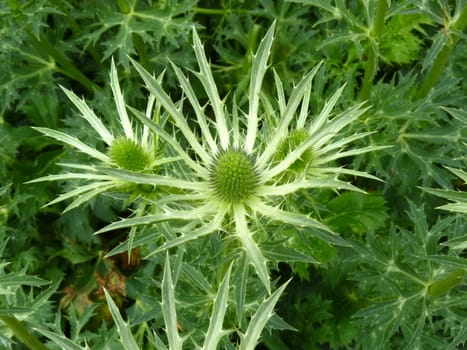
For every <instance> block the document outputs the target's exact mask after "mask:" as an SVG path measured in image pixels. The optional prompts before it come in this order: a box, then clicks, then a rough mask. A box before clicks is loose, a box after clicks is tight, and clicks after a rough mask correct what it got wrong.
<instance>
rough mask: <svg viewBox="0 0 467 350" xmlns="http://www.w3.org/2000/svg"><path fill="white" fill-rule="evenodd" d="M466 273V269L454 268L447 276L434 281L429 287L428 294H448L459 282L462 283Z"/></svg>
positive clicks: (435, 295) (434, 295)
mask: <svg viewBox="0 0 467 350" xmlns="http://www.w3.org/2000/svg"><path fill="white" fill-rule="evenodd" d="M464 274H465V271H464V269H457V270H454V271H453V272H451V273H450V274H449V275H447V276H446V277H444V278H442V279H440V280H438V281H435V282H433V283H432V284H431V286H430V287H429V288H428V294H430V295H431V296H432V297H433V298H436V297H439V296H440V295H443V294H446V293H447V292H449V291H450V290H451V289H453V288H455V287H457V286H458V285H459V284H461V283H462V281H463V279H464Z"/></svg>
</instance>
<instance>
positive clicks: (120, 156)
mask: <svg viewBox="0 0 467 350" xmlns="http://www.w3.org/2000/svg"><path fill="white" fill-rule="evenodd" d="M109 157H110V159H111V161H112V163H114V164H115V165H117V166H118V167H120V168H122V169H125V170H130V171H142V170H144V169H146V168H148V167H149V166H150V165H151V155H150V154H148V152H147V151H146V150H145V149H144V148H143V147H142V146H141V145H139V144H137V143H136V142H134V141H133V140H130V139H127V138H124V137H121V138H117V139H115V140H114V141H113V142H112V144H111V145H110V149H109Z"/></svg>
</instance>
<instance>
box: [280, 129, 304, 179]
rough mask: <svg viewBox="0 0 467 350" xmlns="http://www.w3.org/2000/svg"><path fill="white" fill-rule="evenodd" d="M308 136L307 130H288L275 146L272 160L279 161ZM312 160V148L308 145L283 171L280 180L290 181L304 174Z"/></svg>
mask: <svg viewBox="0 0 467 350" xmlns="http://www.w3.org/2000/svg"><path fill="white" fill-rule="evenodd" d="M309 137H310V136H309V134H308V132H307V131H306V130H305V129H302V128H300V129H295V130H292V131H291V132H289V134H288V135H287V136H286V137H284V139H283V140H282V141H281V143H280V144H279V146H278V147H277V150H276V153H275V154H274V162H275V163H279V162H281V161H282V160H284V159H285V157H286V156H287V155H288V154H290V152H292V151H293V150H294V149H296V148H297V147H298V146H300V145H301V144H302V143H304V142H305V141H306V140H308V138H309ZM312 160H313V149H312V148H311V147H310V148H308V149H307V150H305V152H303V153H302V155H301V156H300V158H298V159H297V160H295V161H294V162H293V163H292V164H291V165H290V166H289V167H288V168H287V170H286V171H284V173H283V176H282V179H281V182H288V181H291V180H293V179H294V178H297V177H299V176H300V175H302V174H304V172H305V171H306V169H307V168H308V166H309V165H310V164H311V162H312Z"/></svg>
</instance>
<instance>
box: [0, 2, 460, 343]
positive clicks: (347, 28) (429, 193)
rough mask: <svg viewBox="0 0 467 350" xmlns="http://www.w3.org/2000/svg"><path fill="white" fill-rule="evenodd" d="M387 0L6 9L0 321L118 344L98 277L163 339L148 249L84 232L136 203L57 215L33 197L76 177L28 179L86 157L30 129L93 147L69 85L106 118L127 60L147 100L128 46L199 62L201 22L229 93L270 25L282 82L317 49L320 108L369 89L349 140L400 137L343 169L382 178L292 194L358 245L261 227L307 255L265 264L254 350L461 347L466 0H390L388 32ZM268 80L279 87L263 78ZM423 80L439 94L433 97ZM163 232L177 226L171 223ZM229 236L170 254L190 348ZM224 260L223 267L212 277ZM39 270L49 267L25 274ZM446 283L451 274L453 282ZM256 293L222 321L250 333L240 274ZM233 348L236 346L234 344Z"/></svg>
mask: <svg viewBox="0 0 467 350" xmlns="http://www.w3.org/2000/svg"><path fill="white" fill-rule="evenodd" d="M384 4H386V5H387V3H386V1H340V0H336V1H319V0H295V1H291V2H288V1H282V0H281V1H272V0H246V1H236V0H230V1H227V0H225V1H208V0H206V1H196V0H182V1H175V0H165V1H149V0H148V1H143V0H141V1H136V0H116V1H88V0H82V1H61V0H40V1H36V0H30V1H16V0H9V1H2V2H1V3H0V39H1V40H0V186H1V187H0V242H2V243H1V249H0V253H1V254H0V256H1V259H2V261H3V262H4V263H5V264H3V263H0V269H1V272H2V275H0V297H1V299H0V300H1V302H0V315H1V314H7V313H8V312H12V310H11V309H12V308H17V309H16V311H18V315H20V319H21V320H23V321H24V322H25V323H26V324H27V325H28V326H31V327H38V328H40V329H42V331H41V332H42V335H41V336H42V337H43V339H46V338H45V337H44V336H48V333H46V332H47V331H48V332H54V334H56V335H66V336H67V337H68V338H69V339H71V340H72V341H74V342H76V343H79V344H81V345H82V346H84V343H83V340H84V339H85V338H86V341H87V343H88V344H89V345H90V346H91V348H93V349H101V348H104V347H105V346H109V347H110V348H115V349H117V348H120V347H118V345H117V343H118V337H117V336H116V334H117V333H116V328H115V327H114V326H113V324H112V322H111V320H112V318H111V316H110V313H109V310H108V309H107V308H106V307H105V306H104V301H105V295H104V292H103V288H104V287H105V288H106V290H107V291H108V292H109V294H110V295H111V296H112V298H113V300H114V301H115V303H116V305H117V306H118V308H119V309H120V312H121V313H122V315H124V318H128V319H129V322H130V324H131V325H132V327H133V328H132V329H133V334H134V337H135V339H136V341H137V342H138V344H139V345H140V346H142V348H148V349H149V348H151V347H152V346H153V345H154V344H155V343H157V337H147V336H146V335H147V334H152V332H153V330H155V331H156V333H158V334H159V336H160V337H162V338H163V337H164V333H163V327H164V324H163V321H162V320H161V312H162V310H161V307H160V300H161V283H162V282H161V281H162V276H163V272H164V271H163V269H164V268H163V266H164V260H165V256H164V255H160V256H158V255H157V256H154V257H152V258H151V259H149V260H141V259H140V257H141V256H144V255H145V254H146V253H147V252H148V251H150V250H151V249H152V245H156V244H157V242H144V241H143V242H144V243H145V244H141V245H140V246H139V247H138V248H137V249H135V250H134V251H133V252H134V253H133V254H134V256H132V259H131V260H130V262H128V257H127V256H125V253H119V254H113V255H112V256H111V257H106V254H107V253H108V252H109V251H111V250H112V249H113V248H114V247H115V246H117V245H118V243H119V242H121V241H123V240H124V239H125V237H126V233H125V232H118V233H117V234H115V233H112V234H105V235H101V236H93V233H94V232H95V231H96V230H97V229H99V228H100V227H102V226H103V225H105V224H107V223H109V222H112V221H113V220H116V218H117V217H118V216H125V215H127V214H128V213H127V212H126V210H125V205H124V204H125V203H122V202H120V201H118V200H115V198H112V197H109V196H103V197H99V198H98V199H95V200H93V201H91V202H90V203H89V204H87V205H84V206H82V207H80V208H78V209H74V210H72V211H70V212H67V213H66V214H63V215H62V214H61V211H62V210H63V209H64V206H62V205H58V204H57V205H54V206H51V207H46V208H41V206H42V205H44V204H45V203H47V202H49V201H50V200H52V199H53V198H55V197H56V196H57V194H59V193H61V192H63V191H65V190H66V189H67V188H69V187H70V186H71V185H70V184H68V183H59V184H56V183H34V184H25V183H24V182H25V181H28V180H31V179H33V178H35V177H39V176H42V175H46V174H51V173H57V172H58V171H60V170H59V168H58V167H57V165H55V164H56V162H57V161H65V160H67V159H70V157H73V158H74V160H75V161H76V159H75V158H76V157H79V155H76V153H70V152H69V149H68V148H66V147H64V146H62V145H60V144H58V143H57V142H55V141H52V140H50V139H46V138H45V137H42V136H39V135H38V134H37V133H36V132H35V131H34V130H32V129H31V128H30V127H31V126H44V127H50V128H58V129H60V130H64V131H66V132H67V133H69V134H71V135H74V136H77V137H79V138H80V139H81V140H85V141H86V142H88V143H90V144H92V143H93V142H96V141H95V140H96V138H95V135H92V134H90V133H89V132H88V130H87V127H86V125H85V122H84V121H83V120H82V119H81V118H79V117H78V115H77V112H76V110H75V109H74V108H73V107H72V105H71V103H70V102H69V101H68V100H67V99H66V97H65V96H64V94H63V93H62V91H61V90H60V88H59V85H63V86H65V87H67V88H70V89H72V90H73V91H75V93H76V94H78V95H80V96H83V97H85V98H86V100H87V101H88V103H89V104H90V105H92V107H93V108H94V109H95V110H96V111H97V112H98V113H99V115H100V116H102V117H103V118H104V119H105V120H106V121H107V122H108V123H113V122H115V121H114V120H115V111H114V109H113V102H112V98H111V92H110V88H109V84H108V71H109V67H110V60H111V57H113V58H114V59H115V61H116V63H117V67H118V70H119V75H120V78H121V84H122V88H123V90H124V91H125V98H126V101H127V103H129V104H130V105H132V106H135V107H139V108H144V105H145V92H144V90H143V89H142V84H141V81H140V80H139V79H138V78H137V74H136V72H135V71H134V69H132V68H131V66H130V65H129V61H128V57H134V58H136V59H137V60H138V61H139V62H140V63H141V64H142V65H143V66H144V67H145V68H146V69H148V70H149V71H154V72H155V74H156V75H157V74H160V73H161V72H162V71H163V70H164V69H165V68H166V67H168V66H169V61H173V62H175V63H176V64H178V65H182V66H185V67H188V68H190V67H192V66H193V65H194V62H195V60H194V57H193V53H192V48H191V35H190V34H191V28H192V26H196V27H197V28H198V31H199V33H200V35H201V38H202V41H203V42H204V45H205V49H206V51H207V53H208V55H209V57H210V61H211V64H212V66H213V67H214V71H215V74H216V80H217V81H218V82H222V84H220V85H219V88H220V89H221V90H222V92H223V93H226V92H229V91H232V92H236V94H237V95H238V96H240V95H241V93H240V92H241V91H244V90H245V89H246V86H247V85H246V84H247V83H248V81H247V80H246V77H247V76H248V73H249V69H250V68H249V67H250V64H251V59H252V55H253V52H255V50H256V49H257V46H258V43H259V39H260V38H261V37H263V35H264V33H265V32H266V30H267V28H269V26H270V25H271V23H272V22H273V21H274V20H276V21H277V24H276V25H277V28H276V38H275V42H274V45H273V49H272V50H273V52H272V59H271V61H270V64H271V66H272V67H273V68H274V69H275V70H276V71H277V73H278V74H279V76H280V77H281V78H282V80H283V81H284V84H285V86H284V87H285V89H286V90H288V91H290V89H291V88H292V87H293V85H294V83H296V82H298V81H299V79H300V78H301V77H302V75H303V74H304V73H305V72H307V71H308V70H309V69H310V68H311V67H313V66H315V65H316V64H317V63H318V62H320V61H321V60H323V59H324V65H323V68H322V69H321V70H320V71H319V73H318V76H317V78H316V79H315V84H314V90H313V93H312V98H311V101H310V103H311V106H312V108H311V109H312V111H313V112H317V111H319V110H320V108H321V107H322V106H323V105H324V103H325V100H326V97H328V96H330V94H331V93H332V92H333V91H334V90H335V89H336V87H337V86H340V85H341V84H342V83H343V82H345V83H346V84H347V88H346V90H345V96H344V98H343V99H341V101H340V102H339V103H340V104H339V106H338V109H340V110H344V109H346V108H348V107H349V106H352V105H354V104H355V103H357V102H358V101H360V100H368V104H369V105H371V109H370V110H369V111H368V112H367V113H366V114H365V115H364V116H363V117H362V118H360V120H359V122H358V123H356V124H354V125H353V126H352V128H351V129H350V130H348V133H349V134H351V133H356V132H359V131H360V132H361V131H376V133H374V134H373V135H371V136H370V138H369V139H367V140H366V142H369V143H370V144H373V145H387V146H391V147H390V148H387V149H385V150H381V151H378V152H374V153H369V154H365V155H361V156H359V157H357V158H355V159H348V160H346V161H347V164H341V165H348V166H351V167H353V168H355V169H359V170H362V171H369V172H370V173H372V174H374V175H376V176H378V177H380V178H381V179H383V180H384V182H377V181H373V180H368V179H366V180H361V179H360V180H355V179H350V178H349V179H348V180H351V181H355V182H356V184H357V185H358V186H360V187H361V188H363V189H365V190H366V191H367V192H369V194H368V195H362V194H358V193H342V194H340V195H336V194H335V193H329V192H326V191H321V192H316V193H303V194H302V195H303V198H300V200H298V201H297V203H301V205H302V208H303V209H306V210H309V212H315V211H317V212H318V213H319V215H320V217H321V219H322V220H323V222H325V223H326V224H327V225H329V226H330V227H332V228H333V229H334V230H336V231H337V232H340V233H341V234H342V235H343V236H344V237H345V238H346V239H348V240H349V241H352V242H353V247H352V248H346V249H337V248H335V247H331V246H328V245H327V244H325V243H323V242H320V241H316V240H315V239H310V238H309V237H308V236H306V235H303V234H300V232H298V233H297V232H287V231H286V230H287V228H284V227H281V226H273V225H270V226H268V227H266V228H265V229H266V230H268V229H270V230H284V232H285V233H286V234H290V235H291V236H294V238H293V239H292V240H291V241H289V243H290V245H291V246H292V247H293V248H294V249H295V251H299V252H301V253H303V256H308V259H305V258H303V257H302V256H300V257H298V256H297V257H296V259H295V260H294V259H290V260H289V261H285V262H284V261H274V262H275V265H274V271H273V274H274V277H275V278H276V279H277V281H278V284H277V285H280V284H281V282H285V281H287V280H289V278H291V277H293V280H292V282H290V284H289V285H288V287H287V289H286V292H285V293H284V295H283V296H282V298H281V299H280V301H279V305H278V307H277V314H278V316H275V317H274V318H273V319H272V320H271V321H270V323H269V324H268V328H269V329H268V330H266V331H265V332H264V335H263V341H262V344H261V345H260V347H262V348H268V349H307V350H308V349H344V348H352V349H359V348H361V349H377V348H378V349H416V348H419V349H461V348H463V346H464V345H462V344H465V342H466V341H467V323H466V321H465V320H466V319H467V318H466V316H467V309H466V304H465V298H466V289H465V277H463V276H464V271H465V269H466V265H467V264H466V262H465V248H466V246H465V232H466V226H465V202H466V200H465V196H462V195H463V194H462V193H461V191H463V190H465V178H462V176H461V175H462V174H461V175H459V172H457V173H456V172H455V171H454V172H453V171H452V169H459V170H460V171H462V170H464V171H465V166H466V158H465V154H466V152H465V151H466V147H465V145H466V141H467V140H466V136H467V132H466V126H467V125H466V124H467V115H466V112H465V111H466V109H465V107H466V87H467V86H466V82H465V81H466V80H465V77H466V76H467V69H466V68H467V67H466V60H465V57H466V55H467V50H466V41H465V34H463V33H462V31H463V30H464V29H465V22H466V19H465V17H466V14H465V12H466V9H465V7H466V6H465V5H466V4H465V1H463V0H458V1H441V0H440V1H391V2H390V6H388V8H387V11H386V12H385V16H384V19H383V24H384V26H383V28H382V30H381V32H378V30H377V29H375V23H378V11H379V10H380V9H381V7H382V6H386V5H384ZM462 21H463V24H462V23H461V22H462ZM446 48H450V51H449V52H448V55H447V59H446V61H445V64H444V65H441V67H440V69H439V70H440V73H441V76H440V79H436V77H435V76H433V75H430V74H432V71H433V70H434V69H435V70H436V67H437V66H436V64H437V59H438V58H439V57H440V56H441V55H442V54H443V50H445V49H446ZM372 60H373V61H372ZM372 63H374V64H372ZM266 79H270V81H271V82H272V77H271V76H267V77H266ZM430 79H431V80H430ZM427 80H428V81H429V84H431V85H430V86H429V87H430V89H428V90H426V91H424V86H425V85H424V84H427V83H426V81H427ZM164 84H166V88H167V89H168V91H170V93H171V94H172V95H174V96H178V95H180V91H179V89H178V87H177V85H176V83H175V80H174V79H173V73H172V72H171V70H170V69H168V70H167V72H166V79H165V83H164ZM266 86H271V87H272V86H273V84H266ZM271 89H272V88H271ZM266 92H267V91H266ZM271 92H272V91H271ZM239 103H240V104H241V103H242V101H240V102H239ZM109 106H111V108H109ZM360 146H361V145H360ZM83 161H86V159H85V158H84V157H83ZM447 167H449V169H448V168H447ZM463 174H464V175H465V172H464V173H463ZM421 187H423V188H421ZM430 188H437V189H443V190H444V191H445V192H436V191H433V190H430ZM450 196H451V197H450ZM445 198H447V199H449V200H453V201H455V202H459V203H461V204H462V203H464V204H463V205H464V207H463V208H464V214H462V213H458V212H462V210H453V211H442V210H440V209H437V207H438V206H440V205H443V204H446V202H447V200H446V199H445ZM303 209H302V211H303ZM462 215H464V216H462ZM157 229H158V230H162V231H163V230H170V228H169V227H168V226H165V225H160V227H157ZM289 230H290V229H289ZM168 234H170V232H169V233H168ZM144 235H150V232H142V233H141V237H142V238H141V239H142V240H143V239H144V237H145V236H144ZM221 244H225V242H215V241H209V240H207V239H206V241H204V242H201V243H200V244H197V245H193V246H190V247H188V248H187V249H186V250H185V251H184V253H183V257H180V255H182V254H181V252H178V255H177V254H174V255H173V257H172V259H173V262H172V265H173V267H174V269H175V271H176V274H177V278H178V284H177V291H176V293H177V300H178V301H179V305H178V306H179V307H180V308H179V309H178V316H179V322H180V326H179V327H180V329H179V331H180V332H181V333H182V334H188V333H190V332H192V333H190V336H191V337H192V338H193V339H194V341H195V342H197V343H198V344H201V343H202V338H203V334H202V332H201V331H200V330H201V329H203V325H200V324H199V322H200V321H199V320H203V319H204V320H205V323H206V324H207V322H208V321H207V320H208V319H209V314H210V310H206V309H203V308H202V307H200V305H203V303H205V302H207V301H208V299H206V298H207V296H209V295H212V294H214V293H215V291H216V290H217V286H218V285H219V283H220V279H221V276H223V272H225V270H226V269H227V267H226V266H225V262H224V261H222V259H221V257H219V256H216V255H211V254H209V253H210V252H211V251H210V249H214V248H213V247H216V246H218V245H221ZM264 249H265V251H268V250H269V251H271V252H272V253H271V256H272V257H274V256H277V254H278V250H277V249H278V248H277V247H274V246H272V247H267V246H266V245H265V247H264ZM124 250H125V249H120V251H124ZM213 251H214V250H213ZM206 252H207V253H208V254H207V253H206ZM281 253H283V254H286V253H287V254H290V252H289V251H287V252H284V251H281ZM312 261H317V262H319V264H317V263H312ZM7 262H8V263H9V264H6V263H7ZM193 266H196V269H195V268H194V267H193ZM220 266H223V272H222V274H220V273H219V271H217V270H216V268H217V267H220ZM32 275H35V276H39V277H40V278H35V277H27V276H32ZM244 275H245V272H244V271H241V269H240V268H236V269H235V268H234V269H233V272H232V276H233V277H232V278H233V282H231V284H232V285H234V284H235V283H237V284H239V283H242V278H244ZM8 276H11V279H7V277H8ZM449 276H451V277H452V276H458V277H457V279H455V280H453V279H452V278H451V280H450V279H449ZM2 278H5V279H3V280H2ZM47 281H50V283H47ZM436 281H438V282H439V281H441V282H440V283H441V284H440V283H438V284H436V283H435V282H436ZM443 281H444V282H443ZM243 282H244V281H243ZM443 283H444V284H443ZM440 285H441V287H439V286H440ZM433 286H436V287H433ZM443 286H444V287H443ZM430 287H431V289H430ZM436 288H440V289H436ZM443 288H444V289H443ZM246 291H247V292H246V295H245V296H244V301H245V305H246V307H245V310H244V312H243V313H242V314H240V313H239V312H238V310H239V309H238V308H237V312H236V311H235V308H233V309H229V312H228V314H227V315H226V318H225V323H224V327H225V328H228V327H229V326H231V325H235V324H236V322H238V323H239V324H241V325H243V326H245V325H246V323H247V321H248V319H249V318H250V317H251V316H252V315H253V313H254V308H252V307H251V306H252V305H255V303H257V302H258V301H261V300H263V298H264V297H265V296H264V295H263V294H262V293H264V291H263V292H261V289H260V288H259V285H258V283H257V281H254V280H249V281H248V285H247V288H246ZM238 300H242V299H241V298H239V299H238ZM8 310H10V311H8ZM203 310H204V311H203ZM104 321H105V322H104ZM0 327H1V331H0V347H2V348H5V349H20V348H21V346H20V345H18V343H17V342H16V340H15V338H12V337H11V333H10V332H9V331H8V330H7V329H6V327H4V326H3V325H2V324H0ZM197 329H198V330H197ZM204 329H206V327H204ZM297 332H298V333H297ZM39 337H40V336H39ZM48 338H49V339H51V338H50V336H48ZM231 340H232V341H235V337H234V336H231ZM49 345H50V347H51V348H60V346H57V345H52V343H50V344H49ZM224 346H225V347H226V348H227V347H228V346H229V345H228V344H227V341H225V344H224Z"/></svg>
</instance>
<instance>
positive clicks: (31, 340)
mask: <svg viewBox="0 0 467 350" xmlns="http://www.w3.org/2000/svg"><path fill="white" fill-rule="evenodd" d="M0 320H1V321H2V322H3V323H5V324H6V325H7V326H8V327H9V328H10V329H11V330H12V331H13V333H14V334H15V336H16V337H17V338H18V339H19V340H20V341H21V342H22V343H23V344H24V345H26V346H27V347H28V348H29V349H31V350H48V349H47V347H46V346H45V345H44V344H42V343H41V342H40V341H39V340H38V339H37V338H36V337H35V336H34V335H32V333H31V332H29V330H28V329H27V328H26V327H25V326H24V325H23V324H22V323H21V322H20V321H18V319H17V318H16V317H15V316H11V315H0Z"/></svg>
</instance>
